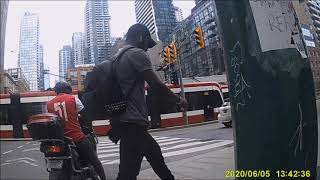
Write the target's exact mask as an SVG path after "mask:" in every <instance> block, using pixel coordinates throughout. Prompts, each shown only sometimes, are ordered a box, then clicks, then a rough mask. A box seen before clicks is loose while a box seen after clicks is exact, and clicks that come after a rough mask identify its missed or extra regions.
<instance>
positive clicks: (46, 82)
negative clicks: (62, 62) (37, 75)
mask: <svg viewBox="0 0 320 180" xmlns="http://www.w3.org/2000/svg"><path fill="white" fill-rule="evenodd" d="M49 75H50V70H49V67H46V68H45V69H44V70H43V81H44V90H47V89H48V88H50V76H49Z"/></svg>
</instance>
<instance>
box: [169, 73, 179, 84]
mask: <svg viewBox="0 0 320 180" xmlns="http://www.w3.org/2000/svg"><path fill="white" fill-rule="evenodd" d="M170 81H171V83H172V84H175V85H179V79H178V73H177V71H173V72H171V74H170Z"/></svg>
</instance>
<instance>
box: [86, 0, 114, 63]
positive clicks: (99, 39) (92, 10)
mask: <svg viewBox="0 0 320 180" xmlns="http://www.w3.org/2000/svg"><path fill="white" fill-rule="evenodd" d="M85 36H86V39H85V42H86V43H85V51H86V52H85V54H86V56H87V57H86V58H85V59H86V62H85V63H86V64H98V63H100V62H102V61H104V60H110V59H111V32H110V15H109V5H108V1H107V0H88V1H87V3H86V7H85Z"/></svg>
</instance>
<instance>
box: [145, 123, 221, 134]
mask: <svg viewBox="0 0 320 180" xmlns="http://www.w3.org/2000/svg"><path fill="white" fill-rule="evenodd" d="M214 123H218V120H214V121H207V122H202V123H194V124H188V125H182V126H173V127H166V128H158V129H149V130H148V131H149V132H150V133H152V132H159V131H167V130H175V129H182V128H188V127H195V126H203V125H208V124H214Z"/></svg>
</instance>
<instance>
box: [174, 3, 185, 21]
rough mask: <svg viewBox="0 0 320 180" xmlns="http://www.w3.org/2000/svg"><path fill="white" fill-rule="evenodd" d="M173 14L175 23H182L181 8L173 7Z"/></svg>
mask: <svg viewBox="0 0 320 180" xmlns="http://www.w3.org/2000/svg"><path fill="white" fill-rule="evenodd" d="M174 12H175V14H176V18H177V22H181V21H183V14H182V10H181V8H179V7H176V6H174Z"/></svg>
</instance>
